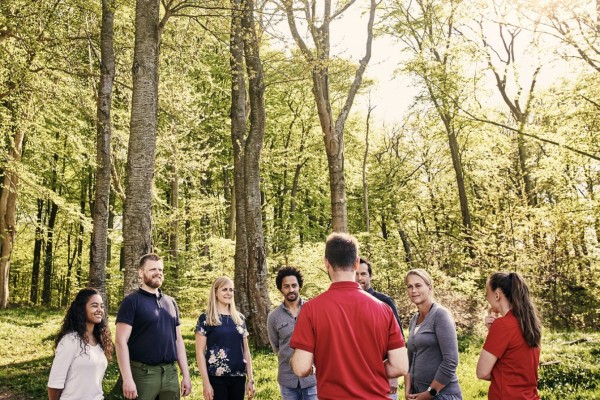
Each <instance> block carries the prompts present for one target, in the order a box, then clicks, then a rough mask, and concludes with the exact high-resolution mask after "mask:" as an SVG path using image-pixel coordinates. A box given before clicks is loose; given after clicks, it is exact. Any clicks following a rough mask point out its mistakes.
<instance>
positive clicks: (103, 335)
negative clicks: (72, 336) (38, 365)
mask: <svg viewBox="0 0 600 400" xmlns="http://www.w3.org/2000/svg"><path fill="white" fill-rule="evenodd" d="M96 294H97V295H99V294H100V292H99V291H97V290H96V289H93V288H85V289H81V290H80V291H79V293H77V295H76V296H75V299H74V300H73V302H72V303H71V306H70V307H69V309H68V310H67V314H66V315H65V318H64V319H63V322H62V325H61V327H60V331H59V332H58V335H57V336H56V340H55V342H54V347H55V348H56V346H58V343H59V342H60V340H61V339H62V338H63V337H64V336H65V335H67V334H69V333H76V334H77V336H78V337H79V340H80V345H81V351H82V353H85V352H86V347H85V346H86V345H87V344H89V342H88V338H87V336H86V334H85V332H86V329H87V325H86V309H85V307H86V305H87V303H88V301H89V300H90V297H92V296H94V295H96ZM106 318H107V315H106V314H104V316H103V317H102V321H100V323H98V324H94V330H93V332H92V334H93V335H94V338H95V339H96V341H97V342H98V343H99V344H100V347H101V348H102V350H104V355H105V356H106V358H107V359H108V360H109V361H110V360H111V359H112V353H113V349H114V346H113V343H112V339H111V335H110V329H109V328H108V322H107V319H106Z"/></svg>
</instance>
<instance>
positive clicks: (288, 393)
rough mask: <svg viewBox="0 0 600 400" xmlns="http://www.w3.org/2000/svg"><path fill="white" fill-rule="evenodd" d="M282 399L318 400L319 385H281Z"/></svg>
mask: <svg viewBox="0 0 600 400" xmlns="http://www.w3.org/2000/svg"><path fill="white" fill-rule="evenodd" d="M279 390H280V391H281V398H282V400H317V386H310V387H306V388H304V389H303V388H301V387H297V388H289V387H285V386H281V385H279Z"/></svg>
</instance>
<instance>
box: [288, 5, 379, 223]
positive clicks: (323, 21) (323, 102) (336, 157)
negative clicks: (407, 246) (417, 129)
mask: <svg viewBox="0 0 600 400" xmlns="http://www.w3.org/2000/svg"><path fill="white" fill-rule="evenodd" d="M296 3H299V4H300V6H301V7H299V8H300V9H301V10H303V12H304V17H305V20H304V22H305V23H307V24H308V31H309V32H310V37H311V38H312V45H313V46H314V48H310V47H309V46H308V45H307V44H306V42H305V41H304V39H303V38H302V35H301V34H300V32H299V31H298V27H297V23H296V19H297V18H299V17H297V16H296V12H297V9H296V5H295V4H296ZM331 3H332V2H331V0H324V1H323V2H322V4H323V15H322V16H319V15H317V11H316V2H314V1H313V2H309V1H307V0H301V1H299V2H296V1H294V0H283V1H282V7H283V9H284V10H285V13H286V15H287V21H288V25H289V27H290V31H291V33H292V37H293V38H294V41H295V42H296V44H297V45H298V47H299V48H300V51H301V52H302V55H303V56H304V57H305V59H306V60H307V62H308V63H309V65H310V69H311V71H310V72H311V77H312V89H313V95H314V98H315V103H316V106H317V113H318V115H319V121H320V123H321V130H322V131H323V140H324V142H325V151H326V153H327V164H328V166H329V187H330V196H331V218H332V222H333V230H334V231H336V232H346V231H347V230H348V213H347V201H346V183H345V178H344V128H345V125H346V120H347V118H348V115H349V114H350V109H351V108H352V104H353V103H354V98H355V96H356V93H357V92H358V89H359V88H360V86H361V83H362V79H363V74H364V72H365V70H366V68H367V65H368V64H369V61H370V59H371V45H372V43H373V22H374V20H375V9H376V8H377V4H378V3H377V1H376V0H371V3H370V9H369V20H368V23H367V39H366V45H365V55H364V57H363V58H362V59H361V60H360V62H359V65H358V67H357V68H356V72H355V75H354V80H353V82H352V84H351V85H350V88H349V89H348V94H347V96H346V99H345V101H344V104H343V106H342V108H341V110H340V111H339V114H338V115H337V118H336V117H335V116H334V111H333V107H332V101H331V98H330V87H329V64H330V59H331V55H330V25H331V22H332V21H333V20H335V19H336V18H339V17H340V16H341V15H342V13H343V12H344V11H346V10H347V9H348V8H349V7H350V6H351V5H352V4H354V3H355V0H350V1H348V2H345V3H342V4H341V5H340V8H339V9H338V10H332V5H331ZM319 21H320V25H319Z"/></svg>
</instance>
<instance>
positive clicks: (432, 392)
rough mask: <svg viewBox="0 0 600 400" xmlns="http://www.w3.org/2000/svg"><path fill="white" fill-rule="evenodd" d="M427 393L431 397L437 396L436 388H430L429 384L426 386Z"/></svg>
mask: <svg viewBox="0 0 600 400" xmlns="http://www.w3.org/2000/svg"><path fill="white" fill-rule="evenodd" d="M427 393H429V394H430V395H431V397H435V396H437V390H435V389H434V388H432V387H431V386H429V387H428V388H427Z"/></svg>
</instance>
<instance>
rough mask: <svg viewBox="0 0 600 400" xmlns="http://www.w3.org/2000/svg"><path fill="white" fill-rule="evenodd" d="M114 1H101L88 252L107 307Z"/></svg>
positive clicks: (92, 279)
mask: <svg viewBox="0 0 600 400" xmlns="http://www.w3.org/2000/svg"><path fill="white" fill-rule="evenodd" d="M113 25H114V1H112V0H102V28H101V31H100V82H99V83H98V98H97V105H96V109H97V113H96V118H97V121H96V183H95V197H94V212H93V215H92V216H93V221H94V222H93V224H94V226H93V229H92V243H91V250H90V252H91V253H90V286H91V287H95V288H97V289H98V290H99V291H100V293H101V294H102V297H103V298H104V301H105V303H106V304H108V302H107V300H106V264H107V245H108V242H107V239H108V218H109V206H110V172H111V168H112V165H111V145H110V138H111V117H110V109H111V105H112V90H113V81H114V78H115V53H114V50H113Z"/></svg>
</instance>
